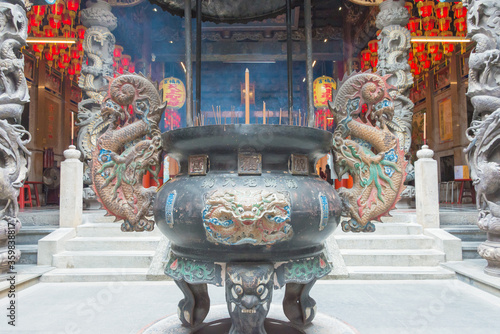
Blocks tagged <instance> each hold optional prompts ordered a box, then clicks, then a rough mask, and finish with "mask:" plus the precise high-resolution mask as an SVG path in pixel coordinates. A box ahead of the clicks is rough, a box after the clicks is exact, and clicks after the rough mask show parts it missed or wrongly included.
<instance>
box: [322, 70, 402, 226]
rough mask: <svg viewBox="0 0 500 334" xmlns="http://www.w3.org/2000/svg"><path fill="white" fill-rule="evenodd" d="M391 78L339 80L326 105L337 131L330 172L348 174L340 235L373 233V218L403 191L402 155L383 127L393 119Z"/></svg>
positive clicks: (373, 75) (361, 75) (364, 76)
mask: <svg viewBox="0 0 500 334" xmlns="http://www.w3.org/2000/svg"><path fill="white" fill-rule="evenodd" d="M389 77H390V75H387V76H381V75H379V74H378V73H369V72H364V73H353V74H351V75H350V76H347V77H346V78H344V80H343V81H342V82H341V83H340V88H339V90H338V91H337V94H336V96H335V98H334V102H333V103H330V104H329V107H330V110H331V111H332V112H333V115H334V119H335V122H336V124H337V128H336V129H335V132H334V134H333V149H334V151H335V153H336V164H335V168H336V170H337V174H338V175H339V177H340V176H341V175H343V174H344V173H349V174H350V175H351V176H352V177H353V179H354V186H353V188H351V189H345V188H341V189H340V190H339V194H340V196H341V198H342V202H343V206H344V210H343V212H344V213H345V214H346V215H347V216H348V217H349V219H348V220H345V221H343V222H342V229H343V230H344V231H352V232H373V231H375V225H374V224H373V223H372V222H371V221H370V220H372V219H377V220H380V218H381V217H382V216H385V215H388V213H389V211H390V210H392V209H393V208H394V207H395V205H396V203H397V201H398V200H399V198H400V195H401V192H402V191H403V190H404V188H405V186H404V185H403V182H404V180H405V178H406V172H405V169H406V165H407V161H406V160H405V156H404V155H405V153H404V150H403V149H402V148H401V147H400V144H399V139H398V137H397V135H396V134H393V133H392V132H391V131H390V129H389V127H388V126H387V123H388V122H389V121H391V120H392V118H393V116H394V101H393V98H392V97H391V91H394V90H395V89H396V87H393V86H391V85H389V84H388V83H387V79H388V78H389Z"/></svg>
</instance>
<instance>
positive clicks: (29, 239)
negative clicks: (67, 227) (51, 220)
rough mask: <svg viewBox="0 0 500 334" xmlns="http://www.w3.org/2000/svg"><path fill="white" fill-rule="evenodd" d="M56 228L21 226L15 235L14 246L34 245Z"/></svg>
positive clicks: (56, 227)
mask: <svg viewBox="0 0 500 334" xmlns="http://www.w3.org/2000/svg"><path fill="white" fill-rule="evenodd" d="M58 228H59V226H23V227H22V228H21V229H20V230H19V233H17V235H16V245H36V244H38V240H40V239H42V238H43V237H45V236H46V235H49V234H50V233H52V232H54V231H55V230H56V229H58Z"/></svg>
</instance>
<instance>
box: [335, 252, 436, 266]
mask: <svg viewBox="0 0 500 334" xmlns="http://www.w3.org/2000/svg"><path fill="white" fill-rule="evenodd" d="M340 253H341V254H342V257H343V258H344V261H345V264H346V266H347V267H351V266H396V267H401V266H437V265H439V263H441V262H444V261H445V254H444V253H443V252H440V251H438V250H435V249H419V250H413V249H375V250H366V249H340Z"/></svg>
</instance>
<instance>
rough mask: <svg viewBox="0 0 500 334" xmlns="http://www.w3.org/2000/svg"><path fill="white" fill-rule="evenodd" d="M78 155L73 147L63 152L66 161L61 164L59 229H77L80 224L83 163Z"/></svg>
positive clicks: (78, 152)
mask: <svg viewBox="0 0 500 334" xmlns="http://www.w3.org/2000/svg"><path fill="white" fill-rule="evenodd" d="M80 155H81V153H80V151H78V150H77V149H76V147H75V146H73V145H70V146H69V148H68V149H67V150H66V151H64V158H65V159H66V160H64V161H63V162H62V163H61V187H60V189H61V194H60V206H59V226H60V227H77V226H78V225H80V224H81V223H82V213H83V212H82V210H83V200H82V195H83V163H82V162H81V161H80Z"/></svg>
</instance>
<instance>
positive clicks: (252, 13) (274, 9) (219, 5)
mask: <svg viewBox="0 0 500 334" xmlns="http://www.w3.org/2000/svg"><path fill="white" fill-rule="evenodd" d="M125 1H126V0H125ZM320 1H321V0H320ZM149 2H150V3H152V4H155V5H157V6H159V7H161V8H162V9H163V10H165V11H168V12H169V13H171V14H173V15H177V16H181V17H182V16H184V0H149ZM302 3H303V1H302V0H291V4H292V8H294V7H297V6H299V5H300V4H302ZM191 8H192V9H193V10H192V15H193V17H195V16H196V0H191ZM285 10H286V5H285V1H283V0H252V1H248V0H211V1H202V20H203V21H210V22H215V23H247V22H251V21H262V20H264V19H268V18H273V17H276V16H278V15H280V14H283V13H285Z"/></svg>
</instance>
